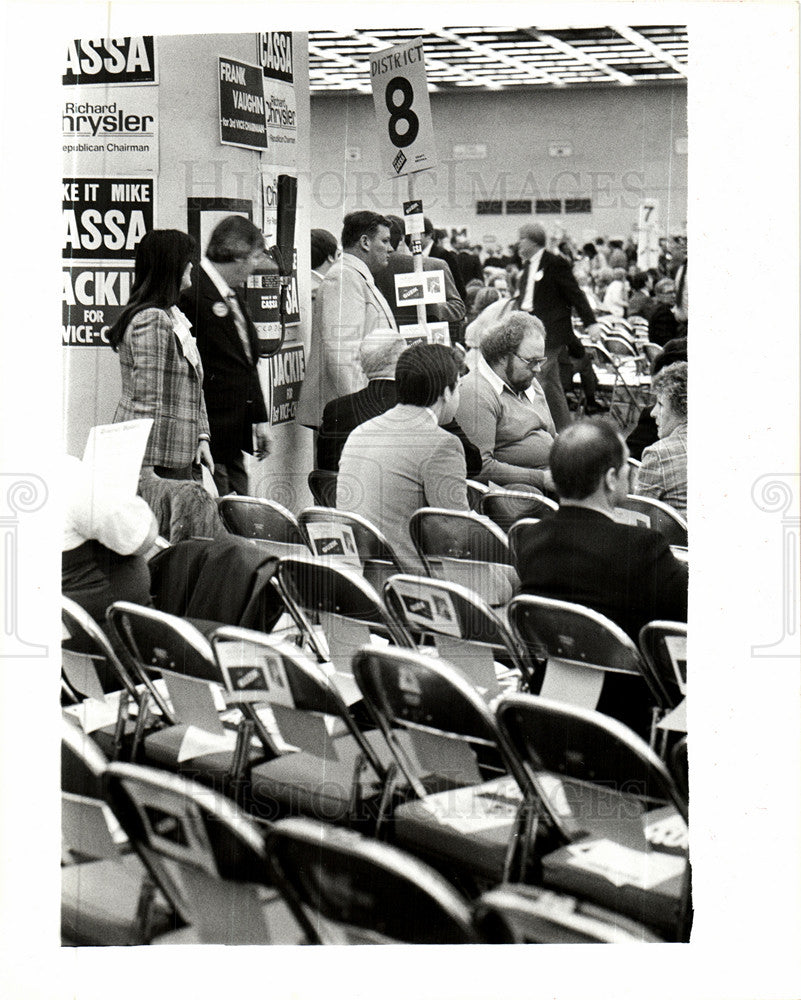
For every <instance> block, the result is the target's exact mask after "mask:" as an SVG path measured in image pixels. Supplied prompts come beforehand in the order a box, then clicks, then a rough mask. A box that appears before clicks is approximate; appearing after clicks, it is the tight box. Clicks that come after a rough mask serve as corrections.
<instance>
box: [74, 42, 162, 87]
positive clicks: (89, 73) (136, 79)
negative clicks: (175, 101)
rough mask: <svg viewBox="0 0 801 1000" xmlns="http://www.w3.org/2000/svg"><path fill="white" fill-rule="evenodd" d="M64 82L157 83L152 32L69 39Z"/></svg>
mask: <svg viewBox="0 0 801 1000" xmlns="http://www.w3.org/2000/svg"><path fill="white" fill-rule="evenodd" d="M61 82H62V83H63V84H64V85H65V86H87V85H89V84H101V85H104V86H105V85H106V84H110V83H156V82H157V81H156V49H155V40H154V38H153V36H152V35H143V36H140V35H133V36H128V37H125V38H83V39H81V38H75V39H73V40H72V41H70V42H67V60H66V63H65V65H64V74H63V76H62V77H61Z"/></svg>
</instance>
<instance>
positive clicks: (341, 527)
mask: <svg viewBox="0 0 801 1000" xmlns="http://www.w3.org/2000/svg"><path fill="white" fill-rule="evenodd" d="M306 531H307V532H308V535H309V541H310V542H311V545H312V549H313V550H314V554H315V555H318V556H322V557H323V558H325V559H332V560H335V561H336V562H338V563H343V564H344V565H346V566H351V567H353V568H354V569H358V570H361V568H362V561H361V559H360V558H359V550H358V548H357V546H356V539H355V537H354V535H353V528H351V526H350V525H349V524H337V523H336V522H335V521H310V522H309V523H308V524H307V525H306Z"/></svg>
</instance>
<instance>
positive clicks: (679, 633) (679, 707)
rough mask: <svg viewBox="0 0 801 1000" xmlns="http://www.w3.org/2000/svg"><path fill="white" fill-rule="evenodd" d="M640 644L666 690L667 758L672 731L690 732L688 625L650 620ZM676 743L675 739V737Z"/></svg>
mask: <svg viewBox="0 0 801 1000" xmlns="http://www.w3.org/2000/svg"><path fill="white" fill-rule="evenodd" d="M638 645H639V647H640V651H641V653H642V656H643V659H644V660H645V663H646V665H647V667H648V669H649V670H650V671H651V673H652V675H653V677H654V682H655V683H656V684H659V685H660V686H661V688H662V691H663V698H662V702H661V704H662V707H663V711H662V718H661V719H660V720H659V722H658V723H657V729H658V730H660V731H661V733H662V739H661V743H660V746H659V755H660V757H662V759H663V760H664V759H665V756H666V753H667V749H668V745H669V742H670V734H671V733H680V734H681V733H686V732H687V706H686V695H687V626H686V625H685V624H684V623H683V622H664V621H654V622H648V624H647V625H643V627H642V628H641V629H640V635H639V639H638ZM674 743H675V738H674Z"/></svg>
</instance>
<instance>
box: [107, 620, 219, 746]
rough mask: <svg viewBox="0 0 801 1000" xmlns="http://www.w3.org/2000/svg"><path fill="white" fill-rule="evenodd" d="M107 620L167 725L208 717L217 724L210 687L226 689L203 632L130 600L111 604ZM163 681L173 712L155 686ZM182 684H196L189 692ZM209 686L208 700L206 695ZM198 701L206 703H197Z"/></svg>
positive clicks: (216, 728) (199, 720) (197, 720)
mask: <svg viewBox="0 0 801 1000" xmlns="http://www.w3.org/2000/svg"><path fill="white" fill-rule="evenodd" d="M108 619H109V623H110V625H111V627H112V629H113V630H114V634H115V635H116V636H117V638H118V640H119V643H120V645H121V647H122V648H123V650H124V652H125V655H126V658H127V659H128V661H129V662H130V663H131V666H132V670H133V671H135V672H136V673H137V675H138V677H139V679H140V680H141V682H142V683H143V684H145V685H146V686H147V688H148V690H149V691H150V693H151V695H152V696H153V698H154V700H155V701H156V704H157V705H158V706H159V708H160V709H161V711H162V713H163V714H164V715H165V717H166V719H167V720H168V721H170V722H175V721H180V722H187V723H188V722H192V723H193V724H195V725H201V718H203V719H205V720H207V721H211V722H213V716H214V715H215V714H216V712H213V711H212V710H211V708H210V706H211V704H212V702H211V701H210V698H211V696H210V694H209V693H208V684H210V683H211V684H219V685H221V684H222V677H221V675H220V670H219V667H218V666H217V662H216V661H215V659H214V654H213V652H212V649H211V646H210V644H209V642H208V640H207V639H206V637H205V636H204V635H203V633H202V632H200V631H199V630H198V629H197V628H196V627H195V626H194V625H192V624H191V622H188V621H186V620H185V619H183V618H178V617H177V616H176V615H170V614H167V613H166V612H164V611H156V609H155V608H145V607H142V606H141V605H138V604H131V603H130V602H128V601H116V602H115V603H114V604H112V605H111V607H110V608H109V612H108ZM158 676H161V677H163V679H164V681H165V683H166V684H167V687H168V689H169V691H170V696H171V700H172V702H173V710H172V711H170V709H169V708H168V707H167V706H166V705H165V703H164V699H163V698H162V696H161V693H160V692H159V690H158V687H157V686H156V684H155V683H154V677H155V678H157V677H158ZM173 678H175V681H173V680H172V679H173ZM181 679H184V680H186V681H189V682H195V683H193V684H191V686H190V687H187V686H186V685H181V684H180V681H181ZM196 682H201V683H200V684H198V683H196ZM204 685H205V690H206V694H205V695H203V694H202V691H203V690H204ZM193 694H194V695H195V698H193ZM187 696H188V698H187ZM198 697H199V698H201V699H202V703H199V702H198V701H196V700H195V699H196V698H198ZM198 712H199V713H200V715H198V714H197V713H198ZM214 729H215V731H221V724H219V723H218V724H217V725H216V726H214Z"/></svg>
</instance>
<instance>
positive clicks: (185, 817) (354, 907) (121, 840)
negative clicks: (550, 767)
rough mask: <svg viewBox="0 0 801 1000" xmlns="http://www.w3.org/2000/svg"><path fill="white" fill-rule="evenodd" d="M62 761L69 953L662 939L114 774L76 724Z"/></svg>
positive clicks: (172, 787)
mask: <svg viewBox="0 0 801 1000" xmlns="http://www.w3.org/2000/svg"><path fill="white" fill-rule="evenodd" d="M62 760H63V764H64V767H63V771H64V778H63V789H64V790H63V814H64V817H65V820H64V836H65V840H67V841H72V842H73V844H74V845H76V850H80V855H79V858H78V859H77V860H75V859H73V861H72V863H71V864H69V865H66V866H65V867H64V869H63V875H64V879H63V881H64V896H63V908H62V932H63V940H64V943H65V944H145V943H154V944H177V943H191V944H299V943H311V944H343V943H353V944H356V943H358V944H365V943H414V944H417V943H420V944H422V943H437V944H463V943H464V944H468V943H523V942H525V943H590V942H607V943H613V942H614V943H618V942H622V943H635V942H637V943H645V942H651V941H655V940H658V938H657V937H656V935H655V934H654V933H653V931H651V930H650V929H648V928H647V927H644V926H643V925H642V924H639V923H635V922H634V921H633V920H631V919H627V918H624V917H621V916H620V915H619V914H617V913H614V912H612V911H609V910H605V909H602V908H600V907H598V906H597V905H594V904H592V903H588V902H586V901H579V900H578V899H576V898H573V897H570V896H567V895H565V894H561V893H555V892H553V891H549V890H544V889H542V888H537V887H534V886H530V885H516V884H504V885H503V886H500V887H498V888H495V889H493V890H491V891H489V892H487V893H485V894H484V895H482V896H481V897H479V898H478V899H477V900H474V901H472V902H471V901H470V900H468V899H467V898H465V897H464V896H463V895H461V894H460V893H459V892H458V891H457V890H456V889H455V888H454V886H453V885H452V884H451V883H449V882H447V881H446V880H445V879H444V878H443V877H442V876H441V875H440V874H439V873H438V872H437V871H436V870H434V869H432V868H431V867H429V866H428V865H426V864H425V863H423V862H421V861H420V860H418V859H416V858H414V857H413V856H411V855H409V854H408V853H406V852H404V851H402V850H399V849H398V848H397V847H393V846H390V845H388V844H384V843H380V842H377V841H375V840H370V839H367V838H365V837H363V836H360V835H358V834H355V833H353V832H351V831H344V830H339V829H335V828H333V827H331V826H328V825H326V824H323V823H319V822H316V821H310V820H307V819H299V818H292V819H285V820H280V821H278V822H277V823H274V824H257V823H256V822H254V820H253V819H252V817H250V816H248V815H247V814H246V813H244V812H242V811H241V810H239V809H238V808H237V807H236V806H235V805H234V804H233V803H232V802H231V801H230V800H229V799H226V798H224V797H222V796H220V795H218V794H216V793H213V792H210V791H209V790H208V789H207V788H204V787H202V786H199V785H197V784H196V783H195V782H192V781H190V780H187V779H186V778H181V777H178V776H175V775H168V774H165V773H163V772H160V771H155V770H153V769H151V768H147V767H142V766H139V765H133V764H113V763H112V764H108V763H107V762H106V761H105V759H104V758H103V757H102V755H101V754H100V753H99V751H98V750H97V749H96V748H95V747H94V744H92V743H91V741H89V740H88V739H87V738H86V737H85V736H84V735H83V734H82V733H81V732H80V731H79V730H78V729H77V728H75V727H74V726H72V725H70V724H67V723H65V725H64V728H63V731H62ZM89 830H91V831H92V834H93V836H92V838H90V837H89V836H87V832H88V831H89ZM100 869H102V873H103V874H102V876H100ZM90 872H91V873H93V875H92V876H90ZM98 876H100V877H98ZM79 884H80V885H82V887H83V892H82V893H76V892H75V891H74V890H75V885H79ZM110 885H114V889H115V891H114V893H109V892H108V887H109V886H110Z"/></svg>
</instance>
